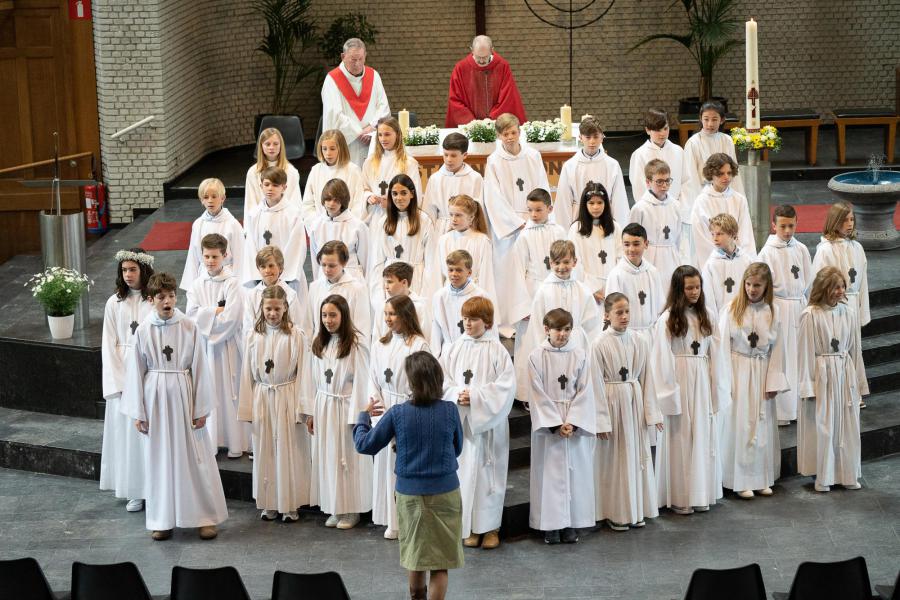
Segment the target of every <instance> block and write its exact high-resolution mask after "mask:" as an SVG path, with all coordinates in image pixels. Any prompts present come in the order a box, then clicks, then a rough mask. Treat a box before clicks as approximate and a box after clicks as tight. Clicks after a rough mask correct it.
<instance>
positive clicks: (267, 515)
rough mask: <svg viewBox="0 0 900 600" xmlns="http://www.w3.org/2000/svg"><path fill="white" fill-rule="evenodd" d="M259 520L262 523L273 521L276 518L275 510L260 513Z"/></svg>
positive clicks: (276, 512)
mask: <svg viewBox="0 0 900 600" xmlns="http://www.w3.org/2000/svg"><path fill="white" fill-rule="evenodd" d="M259 518H260V519H262V520H263V521H274V520H275V519H277V518H278V511H277V510H264V511H262V512H261V513H260V515H259Z"/></svg>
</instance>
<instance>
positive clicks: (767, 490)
mask: <svg viewBox="0 0 900 600" xmlns="http://www.w3.org/2000/svg"><path fill="white" fill-rule="evenodd" d="M774 493H775V492H773V491H772V488H770V487H764V488H763V489H761V490H759V495H760V496H771V495H772V494H774Z"/></svg>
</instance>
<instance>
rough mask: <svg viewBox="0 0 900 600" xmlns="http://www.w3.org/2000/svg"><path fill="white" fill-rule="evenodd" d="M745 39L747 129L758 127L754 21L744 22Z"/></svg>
mask: <svg viewBox="0 0 900 600" xmlns="http://www.w3.org/2000/svg"><path fill="white" fill-rule="evenodd" d="M746 31H747V41H746V54H747V94H746V96H745V97H746V100H747V107H746V108H747V115H746V116H747V129H749V130H757V129H759V116H760V112H759V58H758V45H757V41H756V21H754V20H753V19H752V18H751V19H750V20H749V21H747V23H746Z"/></svg>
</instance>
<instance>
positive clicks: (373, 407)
mask: <svg viewBox="0 0 900 600" xmlns="http://www.w3.org/2000/svg"><path fill="white" fill-rule="evenodd" d="M366 412H367V413H369V416H370V417H380V416H381V415H383V414H384V403H383V402H382V401H381V400H379V399H378V398H376V397H375V396H372V397H370V398H369V406H367V407H366Z"/></svg>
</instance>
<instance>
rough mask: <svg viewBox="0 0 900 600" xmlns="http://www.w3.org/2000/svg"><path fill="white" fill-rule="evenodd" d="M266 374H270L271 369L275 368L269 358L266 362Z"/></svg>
mask: <svg viewBox="0 0 900 600" xmlns="http://www.w3.org/2000/svg"><path fill="white" fill-rule="evenodd" d="M265 364H266V373H271V372H272V369H274V368H275V362H274V361H273V360H272V359H271V358H270V359H268V360H267V361H266V363H265Z"/></svg>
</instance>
